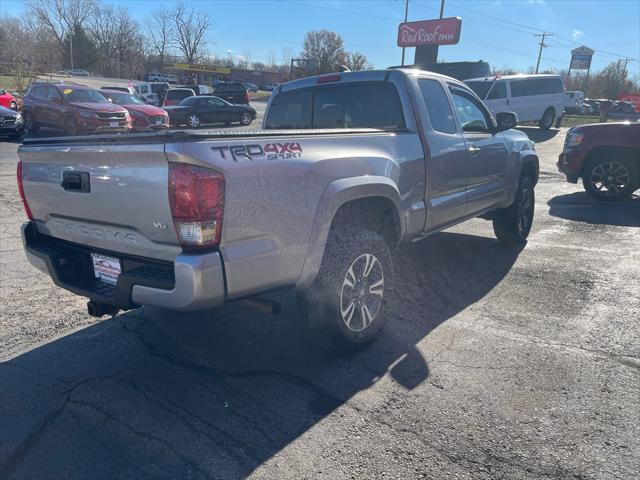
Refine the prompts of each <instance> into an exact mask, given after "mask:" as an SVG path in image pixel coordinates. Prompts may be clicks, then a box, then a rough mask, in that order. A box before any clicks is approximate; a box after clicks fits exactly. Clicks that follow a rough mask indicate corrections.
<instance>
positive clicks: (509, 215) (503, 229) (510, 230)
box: [493, 175, 535, 245]
mask: <svg viewBox="0 0 640 480" xmlns="http://www.w3.org/2000/svg"><path fill="white" fill-rule="evenodd" d="M534 209H535V193H534V190H533V180H531V178H530V177H529V176H527V175H523V176H522V177H520V182H519V184H518V193H517V194H516V199H515V201H514V202H513V203H512V204H511V206H509V207H507V208H504V209H502V210H499V211H498V212H496V215H495V218H494V220H493V231H494V233H495V234H496V237H497V238H498V240H500V241H501V242H503V243H506V244H510V245H517V244H523V243H525V242H526V241H527V237H528V236H529V232H530V231H531V225H532V224H533V213H534Z"/></svg>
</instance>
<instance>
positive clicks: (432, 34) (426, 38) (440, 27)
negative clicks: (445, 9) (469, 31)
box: [398, 17, 462, 47]
mask: <svg viewBox="0 0 640 480" xmlns="http://www.w3.org/2000/svg"><path fill="white" fill-rule="evenodd" d="M461 27H462V19H461V18H459V17H450V18H438V19H436V20H421V21H419V22H405V23H401V24H400V26H399V27H398V46H399V47H420V46H422V45H455V44H456V43H458V42H459V41H460V28H461Z"/></svg>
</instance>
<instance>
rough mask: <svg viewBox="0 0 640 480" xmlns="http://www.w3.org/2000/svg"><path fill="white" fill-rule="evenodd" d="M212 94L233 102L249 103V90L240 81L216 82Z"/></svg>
mask: <svg viewBox="0 0 640 480" xmlns="http://www.w3.org/2000/svg"><path fill="white" fill-rule="evenodd" d="M213 94H214V95H215V96H216V97H218V98H221V99H223V100H226V101H227V102H229V103H233V104H247V103H249V100H250V98H249V92H248V91H247V87H245V86H244V83H242V82H228V83H221V84H218V85H217V86H216V88H215V90H214V91H213Z"/></svg>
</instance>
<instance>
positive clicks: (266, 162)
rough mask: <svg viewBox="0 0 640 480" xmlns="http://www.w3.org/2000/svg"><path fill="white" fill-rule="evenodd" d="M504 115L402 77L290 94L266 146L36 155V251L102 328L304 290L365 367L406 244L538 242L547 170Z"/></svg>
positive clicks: (207, 143) (30, 148) (307, 306)
mask: <svg viewBox="0 0 640 480" xmlns="http://www.w3.org/2000/svg"><path fill="white" fill-rule="evenodd" d="M502 115H504V117H503V118H498V119H497V120H498V121H497V122H496V120H494V119H493V118H492V116H491V114H490V113H489V111H488V110H487V109H486V108H485V106H484V105H483V103H482V102H481V101H480V100H479V99H478V97H477V96H476V95H475V94H474V93H473V92H472V91H471V90H470V89H469V88H468V87H466V86H465V85H464V84H463V83H461V82H458V81H456V80H454V79H452V78H449V77H445V76H441V75H437V74H433V73H429V72H424V71H420V70H408V69H407V70H403V69H390V70H380V71H368V72H348V73H340V74H331V75H324V76H318V77H309V78H305V79H301V80H297V81H293V82H289V83H287V84H284V85H280V86H278V87H277V88H276V90H275V91H274V93H273V95H272V97H271V99H270V101H269V104H268V107H267V111H266V114H265V119H264V124H263V130H261V131H256V132H244V131H223V132H221V131H216V132H209V131H170V132H162V133H152V134H137V135H119V136H114V135H111V136H109V135H103V136H93V137H72V138H69V137H67V138H49V139H28V140H26V141H25V142H24V144H23V145H22V146H21V147H20V149H19V157H20V160H21V161H20V163H19V166H18V186H19V190H20V193H21V195H22V198H23V202H24V206H25V209H26V212H27V215H28V217H29V219H30V221H29V222H28V223H25V224H24V226H23V227H22V235H23V240H24V246H25V250H26V252H27V256H28V258H29V260H30V262H31V263H32V264H33V265H34V266H36V267H37V268H39V269H40V270H42V271H44V272H46V273H48V274H49V275H50V276H51V278H52V279H53V281H54V282H55V283H56V284H57V285H58V286H60V287H62V288H65V289H67V290H70V291H71V292H74V293H75V294H78V295H82V296H85V297H88V298H89V299H90V302H89V303H88V306H89V313H91V314H93V315H96V316H101V315H104V314H115V313H116V312H117V311H118V310H119V309H131V308H135V307H136V306H140V305H153V306H157V307H161V308H166V309H172V310H197V309H206V308H210V307H215V306H218V305H221V304H223V303H225V302H229V301H235V300H240V299H247V298H252V297H255V296H257V295H260V294H265V293H268V292H271V291H275V290H277V289H284V288H295V289H296V290H297V292H298V301H299V303H300V307H301V308H300V311H301V312H304V315H305V316H306V317H307V319H308V320H309V322H310V325H311V326H312V327H313V328H314V330H315V331H316V332H317V333H318V336H319V338H322V339H323V340H326V341H327V342H328V343H330V345H332V346H333V347H335V348H336V349H338V350H341V351H352V350H356V349H358V348H361V347H363V346H364V345H366V344H367V343H368V342H370V341H371V340H372V339H373V337H374V336H375V334H376V333H377V332H378V330H379V329H380V327H381V326H382V324H383V322H384V318H385V315H386V314H387V313H388V312H385V309H386V308H387V307H386V305H387V301H386V300H387V299H388V296H389V294H390V292H391V291H392V284H393V279H394V274H393V256H392V252H393V250H394V249H395V248H397V247H398V246H400V245H401V244H403V243H405V242H408V241H412V240H417V239H420V238H423V237H425V236H427V235H430V234H432V233H434V232H438V231H440V230H442V229H445V228H447V227H450V226H452V225H455V224H457V223H460V222H463V221H464V220H467V219H470V218H473V217H478V216H481V217H483V218H486V219H489V220H492V221H493V225H494V230H495V233H496V235H497V237H498V238H499V239H500V240H503V241H505V242H508V243H518V242H519V243H522V242H525V239H526V237H527V235H528V233H529V230H530V228H531V222H532V220H533V211H534V186H535V184H536V182H537V180H538V158H537V156H536V153H535V151H534V145H533V142H531V141H530V140H529V139H528V138H527V137H526V135H525V134H523V133H521V132H518V131H515V130H506V128H507V126H508V125H513V124H514V123H515V121H516V119H515V118H514V116H513V114H508V113H507V114H502ZM501 125H504V127H501Z"/></svg>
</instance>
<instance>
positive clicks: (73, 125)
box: [64, 117, 80, 137]
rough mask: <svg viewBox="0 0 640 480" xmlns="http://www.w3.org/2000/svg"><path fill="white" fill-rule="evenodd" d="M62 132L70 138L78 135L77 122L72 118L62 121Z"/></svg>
mask: <svg viewBox="0 0 640 480" xmlns="http://www.w3.org/2000/svg"><path fill="white" fill-rule="evenodd" d="M64 130H65V132H67V135H69V136H70V137H75V136H77V135H80V129H79V128H78V122H76V119H75V118H73V117H67V118H65V119H64Z"/></svg>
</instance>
